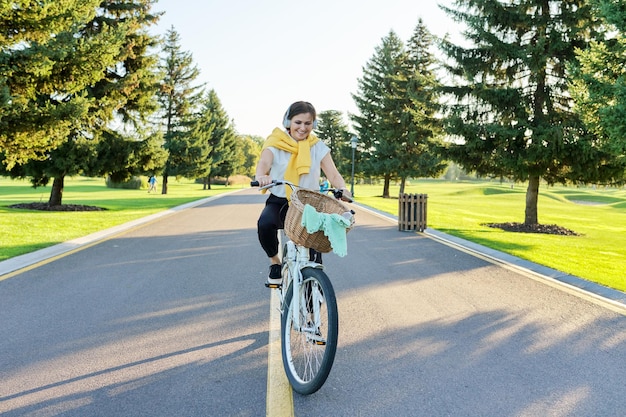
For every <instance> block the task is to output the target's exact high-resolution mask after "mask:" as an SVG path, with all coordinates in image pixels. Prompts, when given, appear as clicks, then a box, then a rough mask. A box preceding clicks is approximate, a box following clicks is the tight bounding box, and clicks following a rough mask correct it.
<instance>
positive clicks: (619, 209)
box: [0, 177, 626, 291]
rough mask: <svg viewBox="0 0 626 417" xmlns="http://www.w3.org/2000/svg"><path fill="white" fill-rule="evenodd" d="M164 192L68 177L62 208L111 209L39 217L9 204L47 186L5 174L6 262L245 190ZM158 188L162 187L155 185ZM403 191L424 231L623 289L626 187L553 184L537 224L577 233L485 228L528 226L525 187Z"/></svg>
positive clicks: (185, 184)
mask: <svg viewBox="0 0 626 417" xmlns="http://www.w3.org/2000/svg"><path fill="white" fill-rule="evenodd" d="M169 185H170V186H169V192H168V194H167V195H162V194H148V193H147V190H145V189H143V190H121V189H110V188H107V187H106V186H105V183H104V180H103V179H93V178H82V177H76V178H68V179H66V186H65V191H64V194H63V203H64V204H84V205H93V206H99V207H103V208H106V209H107V210H106V211H92V212H41V211H31V210H18V209H10V208H8V206H9V205H11V204H16V203H28V202H46V201H48V198H49V194H50V187H43V188H38V189H33V188H31V187H30V184H29V183H28V182H27V181H15V180H10V179H8V178H2V177H0V227H1V228H2V234H1V235H0V236H1V237H0V261H1V260H4V259H8V258H10V257H13V256H17V255H20V254H23V253H27V252H31V251H34V250H37V249H41V248H44V247H47V246H50V245H53V244H56V243H61V242H65V241H68V240H71V239H74V238H77V237H81V236H85V235H88V234H90V233H93V232H97V231H100V230H103V229H107V228H109V227H113V226H116V225H119V224H123V223H126V222H128V221H131V220H135V219H138V218H141V217H145V216H148V215H150V214H153V213H156V212H159V211H162V210H165V209H168V208H171V207H175V206H177V205H180V204H184V203H187V202H190V201H194V200H198V199H201V198H205V197H208V196H211V195H215V194H218V193H223V192H226V191H231V190H235V189H240V188H242V187H247V184H244V185H235V186H232V187H230V188H229V187H224V186H213V189H212V190H202V185H200V184H195V183H193V182H192V181H189V180H181V181H176V180H171V181H170V184H169ZM159 189H160V188H159ZM405 192H406V193H415V194H428V227H429V228H432V229H437V230H440V231H442V232H445V233H448V234H451V235H454V236H458V237H460V238H463V239H467V240H470V241H473V242H476V243H480V244H482V245H484V246H488V247H490V248H494V249H497V250H500V251H503V252H507V253H510V254H512V255H515V256H518V257H520V258H523V259H527V260H530V261H533V262H536V263H538V264H542V265H545V266H549V267H551V268H554V269H558V270H560V271H563V272H566V273H570V274H573V275H576V276H579V277H581V278H584V279H587V280H590V281H593V282H597V283H599V284H602V285H605V286H608V287H612V288H615V289H618V290H621V291H626V278H625V274H624V272H623V271H622V269H623V268H624V267H625V266H626V233H625V232H626V190H624V189H615V188H609V189H593V188H591V187H581V188H576V187H560V186H559V187H547V186H542V187H541V188H540V190H539V193H540V194H539V205H538V211H539V222H540V223H542V224H557V225H559V226H562V227H566V228H568V229H571V230H573V231H575V232H577V233H579V234H580V236H555V235H546V234H536V233H514V232H505V231H502V230H500V229H494V228H491V227H487V226H484V224H485V223H504V222H523V220H524V209H525V198H526V189H525V186H522V185H515V186H514V187H511V186H510V185H509V184H500V183H499V182H496V181H494V182H488V181H482V182H447V181H440V180H420V181H414V182H413V183H412V184H410V185H408V186H407V189H406V190H405ZM398 193H399V188H398V187H397V186H395V187H392V189H391V195H392V196H396V197H394V198H389V199H383V198H381V197H380V195H381V194H382V185H357V186H356V188H355V194H356V201H357V202H359V203H361V204H365V205H368V206H371V207H374V208H377V209H379V210H382V211H385V212H388V213H390V214H393V215H397V213H398V199H397V195H398Z"/></svg>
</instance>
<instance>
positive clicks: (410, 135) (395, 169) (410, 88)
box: [352, 19, 445, 198]
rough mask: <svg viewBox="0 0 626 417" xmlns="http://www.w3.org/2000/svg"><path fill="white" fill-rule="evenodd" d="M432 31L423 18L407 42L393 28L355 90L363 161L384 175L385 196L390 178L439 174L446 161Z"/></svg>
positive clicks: (370, 169)
mask: <svg viewBox="0 0 626 417" xmlns="http://www.w3.org/2000/svg"><path fill="white" fill-rule="evenodd" d="M432 45H433V38H432V35H430V33H429V32H428V31H427V30H426V27H425V26H424V24H423V22H422V20H421V19H420V20H419V22H418V25H417V26H416V28H415V30H414V33H413V35H412V37H411V39H410V40H409V43H408V47H405V45H404V44H403V42H402V41H401V40H400V39H399V38H398V37H397V36H396V35H395V33H394V32H393V31H392V32H390V34H389V35H388V36H387V37H386V38H384V39H383V42H382V45H381V46H380V47H378V48H376V51H375V55H374V57H372V59H371V60H370V61H369V62H368V64H367V66H366V68H365V70H364V76H363V78H362V79H360V80H359V89H360V94H358V95H354V96H353V97H354V99H355V102H356V104H357V107H358V108H359V110H360V112H361V115H360V116H353V117H352V119H353V121H355V122H356V123H357V125H358V126H357V127H356V130H357V131H358V132H359V136H360V142H361V144H360V147H361V149H362V152H360V154H361V158H360V162H359V165H360V166H361V167H362V169H364V170H365V171H366V172H367V173H369V174H370V175H376V176H382V177H383V178H384V181H385V182H384V186H383V187H384V188H383V197H386V198H388V197H389V185H390V180H391V179H392V178H400V179H401V187H400V192H404V185H405V182H406V179H407V178H409V177H417V176H435V175H438V174H439V173H441V172H442V171H443V169H444V168H445V165H444V164H443V163H442V161H441V158H440V156H439V154H440V152H441V143H440V141H441V122H440V121H439V120H438V119H437V118H436V112H437V110H438V90H437V87H438V83H437V81H436V77H435V74H434V71H435V68H434V65H435V63H436V61H435V59H434V56H433V54H432V53H431V52H430V48H431V47H432Z"/></svg>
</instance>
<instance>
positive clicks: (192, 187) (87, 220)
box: [0, 177, 242, 261]
mask: <svg viewBox="0 0 626 417" xmlns="http://www.w3.org/2000/svg"><path fill="white" fill-rule="evenodd" d="M241 187H242V186H241V185H239V186H234V187H233V188H228V187H224V186H219V185H213V186H212V189H211V190H202V184H195V183H194V182H193V181H190V180H180V181H178V180H176V179H174V180H172V179H170V181H169V183H168V193H167V194H165V195H163V194H160V189H161V188H160V185H159V186H158V189H159V193H156V194H155V193H150V194H148V192H147V189H142V190H124V189H113V188H107V187H106V185H105V182H104V179H101V178H83V177H76V178H66V180H65V187H64V192H63V204H83V205H89V206H98V207H102V208H105V209H106V210H105V211H77V212H47V211H38V210H23V209H11V208H9V207H8V206H10V205H12V204H17V203H32V202H47V201H48V199H49V197H50V186H47V187H40V188H37V189H34V188H32V187H31V186H30V183H29V182H28V181H23V180H11V179H8V178H3V177H0V228H1V229H2V234H1V236H0V261H2V260H5V259H8V258H11V257H13V256H17V255H21V254H24V253H28V252H32V251H34V250H37V249H41V248H44V247H47V246H51V245H54V244H57V243H61V242H65V241H68V240H72V239H75V238H78V237H82V236H86V235H88V234H90V233H94V232H97V231H100V230H104V229H107V228H110V227H113V226H117V225H120V224H123V223H126V222H129V221H131V220H135V219H139V218H142V217H145V216H149V215H150V214H153V213H157V212H159V211H163V210H166V209H169V208H172V207H175V206H178V205H181V204H185V203H188V202H190V201H194V200H199V199H202V198H205V197H209V196H212V195H215V194H219V193H223V192H225V191H230V190H234V189H236V188H241Z"/></svg>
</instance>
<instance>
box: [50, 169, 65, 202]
mask: <svg viewBox="0 0 626 417" xmlns="http://www.w3.org/2000/svg"><path fill="white" fill-rule="evenodd" d="M64 183H65V176H60V177H54V181H53V182H52V190H51V191H50V200H48V205H49V206H51V207H52V206H60V205H61V203H62V202H63V185H64Z"/></svg>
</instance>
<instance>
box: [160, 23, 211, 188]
mask: <svg viewBox="0 0 626 417" xmlns="http://www.w3.org/2000/svg"><path fill="white" fill-rule="evenodd" d="M163 54H164V56H163V58H162V60H161V65H160V68H161V71H162V73H163V75H164V77H163V80H162V83H161V88H160V90H159V94H158V100H159V102H160V104H161V109H162V112H161V116H162V118H163V122H164V132H165V133H164V138H165V144H164V147H165V149H166V150H167V151H168V153H169V156H168V159H167V162H166V163H165V167H164V169H163V182H162V191H161V192H162V194H167V185H168V178H169V177H170V176H191V177H192V178H193V177H194V176H196V175H197V174H198V171H203V167H202V166H201V165H205V164H206V163H207V158H208V155H209V152H210V151H211V146H210V144H209V143H208V142H207V137H206V135H205V133H207V131H206V129H205V128H204V127H201V126H199V125H198V121H197V120H196V117H197V116H198V114H199V113H201V111H202V110H201V101H202V95H203V94H204V91H203V86H202V85H195V84H194V83H195V81H196V79H197V78H198V76H199V75H200V71H199V70H198V68H197V67H196V66H195V65H194V63H193V57H192V55H191V53H189V52H186V51H183V50H182V49H181V47H180V36H179V35H178V32H176V30H175V29H174V28H173V27H172V28H171V29H169V30H168V31H167V33H166V34H165V42H164V46H163ZM194 130H195V131H194ZM192 131H194V134H192ZM208 163H209V164H210V161H208ZM197 176H199V175H197Z"/></svg>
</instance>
